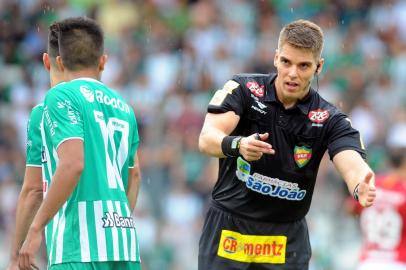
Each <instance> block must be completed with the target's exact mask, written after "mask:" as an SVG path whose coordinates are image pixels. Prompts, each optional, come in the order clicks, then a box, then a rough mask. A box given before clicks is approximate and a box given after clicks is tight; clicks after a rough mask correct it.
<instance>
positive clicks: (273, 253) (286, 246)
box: [199, 204, 311, 270]
mask: <svg viewBox="0 0 406 270" xmlns="http://www.w3.org/2000/svg"><path fill="white" fill-rule="evenodd" d="M310 257H311V247H310V241H309V233H308V229H307V224H306V220H305V219H304V218H303V219H301V220H299V221H295V222H291V223H269V222H257V221H252V220H249V219H244V218H241V217H239V216H236V215H233V214H230V213H228V212H225V211H224V210H221V209H219V207H217V206H213V204H212V206H211V207H210V209H209V211H208V213H207V215H206V219H205V222H204V227H203V232H202V236H201V237H200V241H199V270H275V269H277V270H282V269H283V270H307V269H308V268H309V260H310Z"/></svg>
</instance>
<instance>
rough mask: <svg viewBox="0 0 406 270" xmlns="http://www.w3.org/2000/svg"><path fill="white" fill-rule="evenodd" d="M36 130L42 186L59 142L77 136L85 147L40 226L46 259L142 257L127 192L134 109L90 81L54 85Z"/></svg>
mask: <svg viewBox="0 0 406 270" xmlns="http://www.w3.org/2000/svg"><path fill="white" fill-rule="evenodd" d="M41 135H42V144H43V146H44V153H45V157H46V161H45V163H44V164H45V165H44V170H45V179H46V182H47V183H48V185H52V181H51V179H52V176H53V175H54V173H55V170H56V168H57V166H58V154H57V149H58V147H59V145H60V144H61V143H63V142H64V141H66V140H71V139H79V140H83V147H84V169H83V172H82V175H81V177H80V180H79V182H78V184H77V186H76V187H75V189H74V191H73V192H72V194H71V196H70V197H69V198H68V200H67V201H66V202H65V204H64V205H63V207H62V208H61V209H60V210H59V212H58V213H57V214H56V215H55V216H54V218H53V219H52V220H51V221H50V222H49V223H48V225H47V227H46V232H45V233H46V242H47V250H48V259H49V264H50V265H52V264H58V263H66V262H98V261H99V262H100V261H140V255H139V247H138V241H137V236H136V230H135V222H134V220H133V218H132V217H131V211H130V209H129V204H128V199H127V196H126V190H127V186H128V169H129V168H132V167H133V166H134V155H135V152H136V150H137V148H138V144H139V137H138V129H137V123H136V119H135V116H134V112H133V110H132V108H131V107H130V106H128V105H127V103H126V102H125V101H124V100H123V98H122V97H121V96H120V95H119V94H117V93H116V92H114V91H113V90H111V89H110V88H108V87H107V86H105V85H104V84H103V83H101V82H99V81H97V80H94V79H90V78H81V79H76V80H73V81H70V82H67V83H64V84H59V85H57V86H55V87H54V88H53V89H51V91H49V93H48V94H47V96H46V98H45V102H44V111H43V117H42V128H41ZM45 189H47V188H45Z"/></svg>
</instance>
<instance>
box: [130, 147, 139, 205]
mask: <svg viewBox="0 0 406 270" xmlns="http://www.w3.org/2000/svg"><path fill="white" fill-rule="evenodd" d="M140 183H141V170H140V164H139V159H138V154H137V153H136V154H135V157H134V167H133V168H129V170H128V187H127V198H128V202H129V204H130V210H131V212H132V211H134V208H135V205H136V203H137V198H138V192H139V189H140Z"/></svg>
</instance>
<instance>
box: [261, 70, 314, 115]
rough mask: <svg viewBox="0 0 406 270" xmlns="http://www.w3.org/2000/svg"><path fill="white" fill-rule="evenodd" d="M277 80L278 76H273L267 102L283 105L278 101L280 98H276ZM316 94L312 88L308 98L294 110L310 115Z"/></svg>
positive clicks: (301, 101) (266, 97)
mask: <svg viewBox="0 0 406 270" xmlns="http://www.w3.org/2000/svg"><path fill="white" fill-rule="evenodd" d="M275 79H276V74H273V76H272V75H271V78H270V82H269V84H270V86H271V87H270V88H269V91H267V93H266V95H265V101H268V102H276V103H279V104H281V102H280V101H279V100H278V97H277V96H276V88H275ZM315 93H316V92H315V91H314V89H313V88H311V87H310V91H309V93H308V94H307V96H306V97H305V98H304V99H302V100H300V101H299V102H298V104H297V105H296V106H295V107H294V108H298V109H299V110H300V111H301V112H302V113H303V114H305V115H307V114H308V113H309V110H310V105H311V103H312V101H313V96H314V94H315Z"/></svg>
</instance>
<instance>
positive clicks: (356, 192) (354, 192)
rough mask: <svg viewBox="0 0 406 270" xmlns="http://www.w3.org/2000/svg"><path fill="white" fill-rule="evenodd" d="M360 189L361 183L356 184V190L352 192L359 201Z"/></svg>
mask: <svg viewBox="0 0 406 270" xmlns="http://www.w3.org/2000/svg"><path fill="white" fill-rule="evenodd" d="M358 189H359V183H358V184H357V185H356V186H355V188H354V191H353V192H352V196H353V197H354V199H355V200H357V201H358V199H359V198H358Z"/></svg>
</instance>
